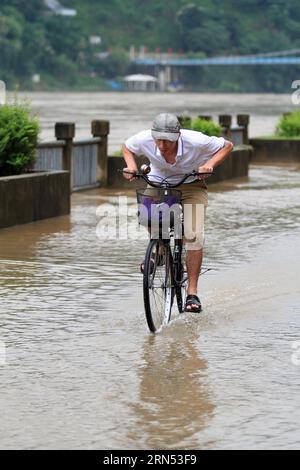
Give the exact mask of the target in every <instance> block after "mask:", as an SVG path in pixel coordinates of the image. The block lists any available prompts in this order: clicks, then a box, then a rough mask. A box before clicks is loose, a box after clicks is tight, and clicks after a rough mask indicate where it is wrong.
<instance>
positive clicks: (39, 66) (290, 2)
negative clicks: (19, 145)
mask: <svg viewBox="0 0 300 470" xmlns="http://www.w3.org/2000/svg"><path fill="white" fill-rule="evenodd" d="M53 2H54V3H53ZM46 3H48V6H47V5H46ZM50 3H51V2H50ZM60 3H61V4H62V5H63V7H65V8H69V9H75V10H76V11H77V15H76V16H64V15H61V14H55V13H54V12H53V11H51V9H50V8H49V1H48V2H45V1H44V0H27V1H24V0H0V79H2V80H5V81H6V82H7V83H8V85H9V86H11V87H14V86H15V85H16V84H18V85H19V86H20V87H21V88H28V87H34V86H36V87H44V88H45V87H46V88H47V87H48V88H49V87H51V86H52V87H56V88H57V87H58V88H73V87H76V86H77V87H80V86H83V87H88V86H91V87H93V86H96V87H97V86H99V87H100V86H101V84H102V83H104V80H105V79H111V78H114V79H115V78H117V77H118V76H122V75H124V74H125V73H127V72H129V71H130V66H129V61H128V51H129V48H130V46H132V45H134V46H135V47H136V48H137V49H139V48H140V47H141V46H144V47H146V48H147V49H148V50H152V51H158V50H160V51H162V52H163V51H167V50H171V49H172V50H173V51H174V52H176V51H181V52H185V53H194V54H201V55H202V56H214V55H236V54H252V53H259V52H269V51H270V52H271V51H282V50H290V49H298V48H299V49H300V9H299V1H298V0H286V1H284V0H272V1H271V0H194V1H193V0H110V1H107V0H60ZM52 4H57V3H56V2H55V0H52ZM91 36H94V37H95V36H96V37H100V38H101V43H99V39H98V44H92V43H91V41H90V37H91ZM107 52H109V54H108V55H107ZM99 54H100V56H99ZM246 69H247V70H245V67H244V69H243V70H241V69H240V68H239V67H233V68H223V69H221V68H210V69H208V68H203V69H202V70H197V71H193V72H191V71H187V72H185V76H184V79H185V81H186V82H187V83H188V84H189V86H191V87H192V86H194V87H198V88H200V89H203V90H207V89H216V90H224V91H288V88H289V87H290V80H296V79H299V78H300V69H299V67H298V68H297V67H295V66H294V67H288V68H287V66H280V67H278V66H277V68H275V66H274V67H273V68H270V67H269V68H268V69H267V68H266V66H261V67H252V68H249V67H248V68H247V67H246ZM35 74H39V75H40V76H41V82H40V83H39V84H37V85H34V83H33V82H32V80H31V78H32V76H33V75H35ZM101 80H102V81H101Z"/></svg>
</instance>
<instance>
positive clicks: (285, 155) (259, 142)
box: [250, 138, 300, 163]
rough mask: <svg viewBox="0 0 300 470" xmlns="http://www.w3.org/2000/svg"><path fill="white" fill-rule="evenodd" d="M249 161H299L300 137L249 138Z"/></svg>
mask: <svg viewBox="0 0 300 470" xmlns="http://www.w3.org/2000/svg"><path fill="white" fill-rule="evenodd" d="M250 143H251V145H252V147H253V154H252V156H251V163H276V162H281V163H282V162H300V139H299V140H292V139H290V140H289V139H274V140H271V139H263V138H256V139H250Z"/></svg>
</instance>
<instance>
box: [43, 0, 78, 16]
mask: <svg viewBox="0 0 300 470" xmlns="http://www.w3.org/2000/svg"><path fill="white" fill-rule="evenodd" d="M44 3H45V5H46V6H47V7H48V8H49V10H51V11H52V12H53V13H55V14H56V15H61V16H76V15H77V10H74V9H73V8H65V7H64V6H63V5H62V4H61V3H60V2H59V1H58V0H44Z"/></svg>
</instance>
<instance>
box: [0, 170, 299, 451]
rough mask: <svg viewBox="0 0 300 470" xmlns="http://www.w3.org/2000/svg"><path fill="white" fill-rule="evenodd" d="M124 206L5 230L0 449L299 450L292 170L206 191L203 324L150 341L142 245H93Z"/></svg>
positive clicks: (108, 200) (184, 322)
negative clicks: (111, 214) (100, 220)
mask: <svg viewBox="0 0 300 470" xmlns="http://www.w3.org/2000/svg"><path fill="white" fill-rule="evenodd" d="M119 195H123V196H124V195H126V196H127V197H128V201H129V204H131V205H132V206H133V205H134V203H135V199H134V193H133V192H131V191H128V192H126V193H124V192H119V193H116V192H115V191H114V192H113V191H109V190H98V189H97V190H92V191H88V192H84V193H76V194H74V195H73V196H72V213H71V215H70V217H60V218H55V219H49V220H44V221H40V222H37V223H34V224H27V225H23V226H18V227H13V228H9V229H4V230H1V231H0V266H1V277H0V296H1V297H0V298H1V304H0V340H1V341H2V344H4V345H5V349H6V364H3V363H2V365H0V378H1V380H0V404H1V428H0V445H1V448H5V449H13V448H22V449H41V448H43V449H59V448H65V449H75V448H76V449H118V448H119V449H245V448H248V449H254V448H257V449H265V448H268V449H276V448H278V449H296V448H299V447H300V431H299V422H300V286H299V277H300V263H299V261H300V243H299V240H300V180H299V169H298V171H295V170H294V169H293V168H275V167H261V168H260V167H253V168H252V169H251V172H250V178H249V179H246V180H237V181H235V182H226V183H224V184H222V185H215V186H214V187H211V189H210V207H209V210H208V219H207V229H206V256H205V265H206V266H208V267H211V268H213V270H212V271H211V272H210V273H208V274H207V275H204V276H203V277H202V279H201V282H200V289H201V299H202V302H203V306H204V311H203V313H202V314H200V315H196V314H194V315H192V314H184V315H182V316H180V317H178V316H177V317H176V318H175V320H174V321H173V322H172V323H171V324H170V325H168V326H166V327H164V328H163V331H162V332H161V333H160V334H158V335H155V336H153V335H150V334H149V333H148V331H147V327H146V322H145V319H144V314H143V303H142V295H141V293H142V290H141V283H142V279H141V275H140V274H139V269H138V266H139V263H140V261H141V259H142V257H143V252H144V248H145V242H137V241H134V240H120V241H115V240H107V239H104V238H103V239H100V240H99V239H98V238H97V237H96V225H97V217H96V210H97V207H98V206H99V205H103V204H106V205H107V207H110V206H114V205H116V202H117V196H119Z"/></svg>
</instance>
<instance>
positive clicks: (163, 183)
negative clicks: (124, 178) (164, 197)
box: [118, 170, 213, 188]
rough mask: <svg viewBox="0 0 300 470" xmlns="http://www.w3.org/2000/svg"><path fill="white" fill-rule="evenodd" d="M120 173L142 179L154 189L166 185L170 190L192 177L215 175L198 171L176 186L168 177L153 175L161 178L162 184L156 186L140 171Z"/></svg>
mask: <svg viewBox="0 0 300 470" xmlns="http://www.w3.org/2000/svg"><path fill="white" fill-rule="evenodd" d="M118 171H119V172H121V173H126V174H129V175H132V176H134V177H135V178H142V179H143V180H144V181H146V183H147V184H149V185H150V186H152V187H153V188H157V187H161V186H162V185H166V186H167V187H168V188H177V187H178V186H180V185H181V184H183V183H184V182H185V181H186V180H187V179H188V178H190V177H191V176H200V175H202V176H211V175H212V174H213V173H201V172H200V173H199V172H198V171H195V170H194V171H192V172H191V173H187V174H185V175H183V177H182V179H181V180H180V181H179V182H178V183H176V184H171V183H169V182H168V181H166V179H167V178H168V177H166V178H163V177H161V176H155V175H152V176H154V177H155V178H159V179H160V180H161V181H160V183H159V182H158V183H156V184H155V183H153V182H152V181H151V180H150V179H149V178H148V176H147V175H145V174H144V173H140V172H138V171H125V170H118ZM171 176H182V175H171Z"/></svg>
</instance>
